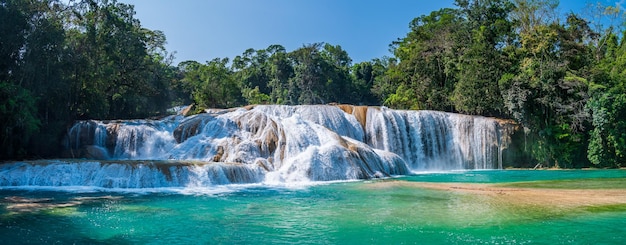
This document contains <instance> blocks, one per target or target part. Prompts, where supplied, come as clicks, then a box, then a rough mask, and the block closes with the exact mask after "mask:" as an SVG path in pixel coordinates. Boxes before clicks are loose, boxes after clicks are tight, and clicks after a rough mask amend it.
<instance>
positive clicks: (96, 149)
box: [83, 145, 109, 160]
mask: <svg viewBox="0 0 626 245" xmlns="http://www.w3.org/2000/svg"><path fill="white" fill-rule="evenodd" d="M84 154H85V155H84V156H83V157H84V158H87V159H91V160H107V159H109V153H108V152H107V150H106V149H105V148H103V147H100V146H96V145H88V146H85V151H84Z"/></svg>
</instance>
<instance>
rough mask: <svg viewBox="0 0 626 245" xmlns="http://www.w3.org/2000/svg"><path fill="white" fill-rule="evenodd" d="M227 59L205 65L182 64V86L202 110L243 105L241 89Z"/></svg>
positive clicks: (216, 60)
mask: <svg viewBox="0 0 626 245" xmlns="http://www.w3.org/2000/svg"><path fill="white" fill-rule="evenodd" d="M227 65H228V59H227V58H224V59H219V58H216V59H213V60H211V61H209V62H207V63H206V64H200V63H198V62H195V61H188V62H185V63H182V65H181V69H182V71H183V73H184V78H183V79H182V82H183V84H185V86H186V87H187V88H188V90H189V91H191V96H192V97H193V100H194V103H195V104H196V105H198V106H199V107H203V108H229V107H236V106H241V105H243V103H242V102H243V101H242V97H241V89H240V87H239V84H238V83H237V82H236V81H235V79H234V76H233V72H232V71H231V69H230V68H229V67H228V66H227Z"/></svg>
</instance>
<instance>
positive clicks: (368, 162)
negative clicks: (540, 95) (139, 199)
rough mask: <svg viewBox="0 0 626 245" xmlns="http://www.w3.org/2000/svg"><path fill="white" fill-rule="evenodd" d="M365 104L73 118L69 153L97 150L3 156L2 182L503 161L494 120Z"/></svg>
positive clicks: (275, 176) (271, 176) (249, 177)
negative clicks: (359, 112) (32, 157)
mask: <svg viewBox="0 0 626 245" xmlns="http://www.w3.org/2000/svg"><path fill="white" fill-rule="evenodd" d="M361 109H363V108H361ZM354 113H356V109H355V110H354ZM364 113H365V114H366V120H365V122H363V121H361V122H360V121H359V120H357V117H355V115H353V114H349V113H346V112H344V111H343V110H341V109H340V108H339V107H336V106H256V107H254V108H253V109H249V110H248V109H243V108H240V109H232V110H212V111H209V113H206V114H201V115H196V116H192V117H187V118H183V117H181V116H177V117H169V118H166V119H163V120H156V121H155V120H132V121H108V122H105V121H83V122H78V123H76V124H75V125H74V127H72V128H71V129H70V130H69V132H68V137H67V147H68V151H69V152H70V153H71V156H74V157H89V158H101V159H98V160H84V161H77V160H72V161H61V160H56V161H38V162H18V163H7V164H3V165H0V186H94V187H104V188H159V187H164V188H166V187H185V188H201V187H209V186H215V185H224V184H242V183H265V184H267V185H276V184H286V183H310V182H316V181H334V180H354V179H369V178H378V177H388V176H393V175H405V174H409V173H411V172H414V171H440V170H460V169H494V168H501V166H502V162H501V161H502V160H501V159H502V150H503V149H504V148H505V147H506V145H505V144H504V142H503V140H502V138H503V137H502V136H501V135H502V132H501V131H502V130H501V129H500V126H499V124H498V122H497V121H496V120H494V119H490V118H484V117H476V116H466V115H459V114H452V113H443V112H434V111H396V110H390V109H386V108H373V107H371V108H365V112H364Z"/></svg>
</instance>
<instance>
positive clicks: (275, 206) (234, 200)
mask: <svg viewBox="0 0 626 245" xmlns="http://www.w3.org/2000/svg"><path fill="white" fill-rule="evenodd" d="M589 178H626V171H624V170H594V171H583V170H573V171H522V170H512V171H470V172H452V173H439V174H419V175H415V176H408V177H402V178H398V179H388V180H376V181H359V182H344V183H333V184H324V185H316V186H308V187H297V188H287V187H262V186H237V187H232V188H225V190H222V191H215V192H211V191H209V192H204V193H205V194H202V193H203V192H191V193H187V194H182V193H181V192H180V191H175V190H174V191H173V190H158V189H156V190H155V189H152V190H146V191H144V192H137V190H132V191H126V192H119V191H117V192H107V191H103V190H102V189H99V190H89V189H81V188H76V189H74V190H72V191H58V190H54V191H52V190H37V189H30V190H20V189H4V190H0V198H1V199H0V238H1V239H2V243H3V244H42V243H48V244H49V243H59V244H68V243H79V244H85V243H89V244H293V243H297V244H538V243H539V244H571V243H574V244H621V243H622V242H623V241H626V218H625V217H626V210H625V209H623V208H622V209H607V210H605V211H586V210H575V211H571V210H570V211H568V212H561V211H559V210H544V209H541V208H537V207H520V206H510V205H502V203H498V202H493V201H492V200H490V199H489V198H488V197H485V196H477V195H471V194H463V193H454V192H449V191H438V190H429V189H422V188H417V187H411V186H408V185H389V183H393V182H394V181H426V182H480V183H496V182H497V183H500V182H517V181H533V180H560V179H589ZM194 193H195V194H194ZM206 193H211V194H206ZM37 199H38V200H37ZM24 200H29V201H24ZM20 202H21V203H26V204H28V205H22V206H17V205H16V204H20ZM29 205H30V206H29Z"/></svg>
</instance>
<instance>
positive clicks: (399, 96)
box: [385, 84, 420, 110]
mask: <svg viewBox="0 0 626 245" xmlns="http://www.w3.org/2000/svg"><path fill="white" fill-rule="evenodd" d="M414 95H415V91H414V90H413V89H411V88H408V87H405V85H404V84H400V86H398V89H397V90H396V93H394V94H391V95H390V96H389V97H387V99H386V100H385V105H387V106H391V107H394V108H398V109H406V110H418V109H420V108H419V107H418V105H419V102H418V101H417V100H416V99H415V96H414Z"/></svg>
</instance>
